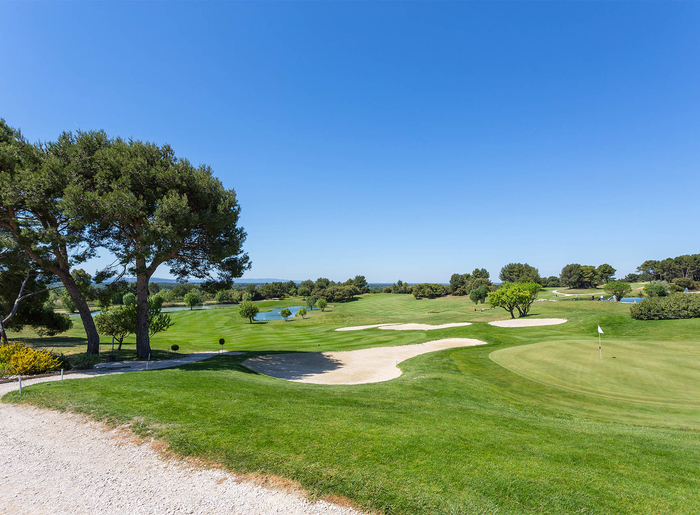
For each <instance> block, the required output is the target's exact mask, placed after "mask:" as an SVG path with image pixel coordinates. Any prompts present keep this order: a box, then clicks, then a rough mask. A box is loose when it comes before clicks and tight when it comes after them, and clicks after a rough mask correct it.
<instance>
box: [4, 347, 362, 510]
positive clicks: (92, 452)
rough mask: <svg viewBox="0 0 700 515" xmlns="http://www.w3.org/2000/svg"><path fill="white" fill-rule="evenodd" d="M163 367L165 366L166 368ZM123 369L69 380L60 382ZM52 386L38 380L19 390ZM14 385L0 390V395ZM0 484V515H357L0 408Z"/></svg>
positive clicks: (96, 427) (105, 433) (46, 416)
mask: <svg viewBox="0 0 700 515" xmlns="http://www.w3.org/2000/svg"><path fill="white" fill-rule="evenodd" d="M214 354H215V353H200V354H194V355H189V356H186V357H184V358H182V359H178V360H168V361H164V362H151V363H150V364H149V368H151V369H155V368H166V367H167V366H177V365H179V364H182V363H183V362H187V363H191V362H193V361H199V360H201V359H206V358H207V357H211V355H214ZM168 364H169V365H168ZM110 365H111V366H112V367H113V368H114V367H119V366H127V367H128V369H124V368H123V369H116V370H111V371H104V369H103V370H102V371H91V372H89V373H79V374H71V375H69V376H66V379H65V380H66V381H67V380H75V379H82V378H89V377H95V376H99V375H105V374H115V373H124V372H126V371H130V370H139V369H143V368H145V363H143V362H141V363H138V362H137V363H134V362H125V363H120V364H110ZM56 380H60V377H46V378H40V379H35V380H27V381H24V383H23V384H24V385H25V386H29V385H31V384H35V383H38V382H45V381H56ZM15 389H17V383H6V384H0V396H2V395H4V394H6V393H7V392H9V391H12V390H15ZM0 484H1V485H2V498H1V499H0V512H1V513H2V514H3V515H14V514H20V513H21V514H32V515H54V514H71V515H112V514H114V515H142V514H143V515H145V514H153V515H156V514H157V515H161V514H202V515H204V514H207V515H224V514H226V515H229V514H236V515H238V514H251V515H252V514H260V515H262V514H285V515H286V514H288V515H302V514H315V515H330V514H333V515H360V512H358V511H355V510H352V509H349V508H344V507H340V506H337V505H334V504H330V503H327V502H323V501H319V502H316V503H310V502H309V501H307V500H306V499H305V498H303V496H302V495H301V494H300V493H298V492H286V491H279V490H271V489H268V488H265V487H262V486H259V485H257V484H255V483H254V482H251V481H247V480H243V479H242V478H240V477H237V476H235V475H232V474H228V473H226V472H224V471H221V470H216V469H204V468H201V467H195V466H192V465H190V464H188V463H187V462H185V461H181V460H177V459H168V458H164V457H163V456H162V455H160V454H159V453H158V452H157V451H155V450H154V449H153V448H151V446H150V445H148V444H146V443H143V442H141V443H136V441H135V439H134V438H131V437H130V436H129V433H128V432H127V431H124V430H120V429H109V428H108V427H107V426H105V425H103V424H101V423H98V422H94V421H91V420H89V419H87V418H86V417H83V416H80V415H74V414H66V413H59V412H56V411H50V410H41V409H37V408H32V407H26V406H21V405H11V404H3V403H0Z"/></svg>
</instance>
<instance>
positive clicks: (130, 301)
mask: <svg viewBox="0 0 700 515" xmlns="http://www.w3.org/2000/svg"><path fill="white" fill-rule="evenodd" d="M122 304H124V305H125V306H135V305H136V295H134V294H133V293H125V294H124V296H123V297H122Z"/></svg>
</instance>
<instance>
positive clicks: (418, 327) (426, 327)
mask: <svg viewBox="0 0 700 515" xmlns="http://www.w3.org/2000/svg"><path fill="white" fill-rule="evenodd" d="M466 325H472V324H471V322H456V323H452V324H438V325H431V324H398V323H396V324H374V325H355V326H352V327H340V328H338V329H336V331H362V330H363V329H372V328H375V327H378V328H379V329H382V330H384V331H432V330H434V329H447V328H448V327H463V326H466Z"/></svg>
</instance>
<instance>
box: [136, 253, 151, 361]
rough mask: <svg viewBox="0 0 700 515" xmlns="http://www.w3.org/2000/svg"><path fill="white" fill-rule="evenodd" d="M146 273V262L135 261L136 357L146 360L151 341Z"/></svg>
mask: <svg viewBox="0 0 700 515" xmlns="http://www.w3.org/2000/svg"><path fill="white" fill-rule="evenodd" d="M148 279H149V277H148V271H147V270H146V260H145V259H137V260H136V356H138V357H139V358H141V359H146V358H148V355H149V354H150V353H151V341H150V338H149V334H148V329H149V327H148V326H149V324H148Z"/></svg>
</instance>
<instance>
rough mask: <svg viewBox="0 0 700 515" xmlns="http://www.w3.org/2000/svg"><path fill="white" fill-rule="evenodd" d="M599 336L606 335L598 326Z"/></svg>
mask: <svg viewBox="0 0 700 515" xmlns="http://www.w3.org/2000/svg"><path fill="white" fill-rule="evenodd" d="M598 334H605V333H604V332H603V330H602V329H601V328H600V326H598Z"/></svg>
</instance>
